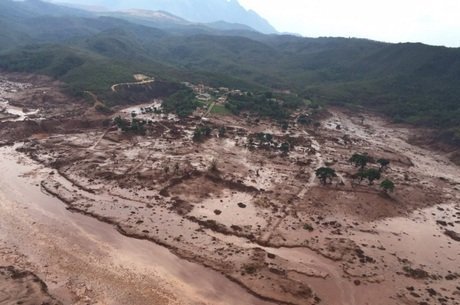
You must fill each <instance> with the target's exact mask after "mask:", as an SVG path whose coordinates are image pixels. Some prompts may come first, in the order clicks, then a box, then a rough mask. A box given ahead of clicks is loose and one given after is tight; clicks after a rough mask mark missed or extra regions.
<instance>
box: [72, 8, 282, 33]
mask: <svg viewBox="0 0 460 305" xmlns="http://www.w3.org/2000/svg"><path fill="white" fill-rule="evenodd" d="M68 2H69V3H71V4H79V5H91V6H103V7H106V8H108V9H110V10H112V11H115V10H116V11H120V10H122V11H124V10H130V9H141V10H151V11H165V12H168V13H171V14H173V15H176V16H179V17H181V18H183V19H186V20H188V21H192V22H198V23H214V22H219V21H225V22H227V23H236V24H244V25H246V26H249V27H250V28H253V29H255V30H257V31H259V32H261V33H266V34H273V33H276V32H277V31H276V29H275V28H274V27H273V26H271V25H270V23H269V22H268V21H267V20H265V19H263V18H262V17H260V16H259V15H258V14H257V13H256V12H254V11H252V10H249V11H248V10H246V9H245V8H244V7H242V6H241V5H240V4H239V2H238V0H131V1H120V0H118V1H117V0H94V1H88V0H70V1H68Z"/></svg>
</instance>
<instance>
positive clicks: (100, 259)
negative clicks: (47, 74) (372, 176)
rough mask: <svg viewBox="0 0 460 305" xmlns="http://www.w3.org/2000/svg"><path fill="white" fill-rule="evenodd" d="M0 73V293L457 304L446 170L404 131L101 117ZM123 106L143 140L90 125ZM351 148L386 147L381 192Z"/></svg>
mask: <svg viewBox="0 0 460 305" xmlns="http://www.w3.org/2000/svg"><path fill="white" fill-rule="evenodd" d="M0 84H1V85H0V87H1V89H0V95H1V98H2V99H3V101H6V100H8V101H9V103H8V107H14V108H12V109H13V110H14V109H15V110H18V109H19V110H21V111H22V112H21V111H19V113H18V112H16V113H14V111H9V112H8V111H4V116H3V118H1V119H0V121H1V122H0V136H1V138H0V141H1V142H2V146H3V147H2V148H0V155H1V157H0V170H1V173H2V174H1V178H0V217H1V222H0V266H4V267H1V268H0V304H17V302H18V301H21V302H22V304H42V303H43V304H48V303H49V304H54V303H56V304H216V305H217V304H248V305H249V304H255V305H256V304H296V305H297V304H299V305H300V304H302V305H304V304H331V305H335V304H346V305H364V304H373V305H378V304H382V305H391V304H407V305H412V304H414V305H423V304H446V305H447V304H449V305H450V304H452V305H454V304H460V301H459V300H460V267H459V266H460V245H459V242H460V236H459V234H460V169H459V167H457V166H455V165H454V164H452V163H451V162H450V161H449V160H448V159H447V158H446V157H445V156H444V155H443V154H441V153H438V152H435V151H430V150H427V149H424V148H420V147H417V146H414V145H412V144H409V142H410V141H409V139H410V138H411V136H413V135H414V133H416V132H418V131H416V130H413V129H410V128H408V127H407V126H396V125H392V124H390V123H388V122H386V121H385V120H383V119H381V118H379V117H375V116H373V115H371V114H366V115H365V119H364V120H362V119H361V117H360V116H359V115H357V114H356V113H351V112H350V111H347V110H344V109H335V108H330V109H327V112H326V111H323V113H322V115H321V125H320V126H317V127H308V126H303V125H300V124H297V123H296V121H297V119H296V118H297V116H298V115H300V114H301V113H308V112H309V111H310V110H308V109H305V110H302V112H299V113H296V114H295V115H293V116H292V118H291V120H290V122H289V128H288V129H287V130H283V129H282V128H281V127H280V126H279V124H277V123H275V122H272V121H270V120H265V119H257V118H253V117H251V116H248V115H242V116H239V117H236V116H215V115H211V116H209V117H207V118H205V119H203V118H202V117H201V116H200V113H197V114H196V115H195V116H194V117H193V118H187V119H181V120H179V119H178V118H176V117H174V116H171V115H163V114H153V113H148V114H145V113H142V112H141V110H140V108H141V106H137V107H131V108H129V109H118V110H117V112H116V113H114V114H112V115H110V116H109V115H102V114H98V113H97V111H95V110H94V109H93V108H92V107H90V106H88V103H85V102H83V101H79V100H76V99H75V100H74V99H69V98H67V97H66V96H65V94H63V93H62V92H60V90H59V89H58V88H59V84H58V83H55V82H51V81H50V80H49V79H47V78H44V77H39V76H27V75H22V74H8V75H5V74H4V75H3V76H2V77H1V78H0ZM0 102H2V101H0ZM140 102H142V104H143V106H142V107H146V106H148V105H151V104H153V103H154V101H140ZM155 103H158V101H157V102H155ZM132 111H135V112H137V118H145V119H148V120H151V123H149V124H148V125H147V128H146V129H147V130H146V134H145V135H135V134H127V133H123V132H121V131H119V130H118V129H117V128H115V127H110V126H107V124H103V122H107V121H109V120H110V119H111V118H112V117H115V116H117V115H121V116H124V117H126V118H130V116H131V112H132ZM203 112H204V110H203ZM5 113H6V114H5ZM11 113H13V116H11ZM27 113H31V115H30V116H29V115H26V114H27ZM201 125H206V126H209V127H210V128H211V129H212V131H211V134H210V136H209V137H208V138H205V139H203V140H201V141H194V140H193V134H194V130H195V129H196V127H197V126H201ZM222 127H225V132H223V131H221V130H223V129H222ZM262 133H263V134H270V135H271V136H270V138H269V140H268V138H267V137H266V136H265V135H262ZM282 143H289V152H283V150H282V149H280V147H281V144H282ZM355 152H360V153H364V152H366V153H368V154H369V155H371V156H372V157H374V158H375V159H377V158H386V159H388V160H390V162H391V163H390V167H389V168H388V169H386V170H385V171H384V173H383V176H384V177H385V178H389V179H391V180H392V181H394V182H395V184H396V189H395V191H394V192H393V193H390V194H384V193H382V191H381V190H380V189H379V187H378V183H374V185H368V184H367V183H366V182H364V181H363V182H361V183H358V182H357V181H355V180H354V179H353V174H354V173H355V172H356V168H354V167H353V166H352V165H351V164H349V162H348V159H349V158H350V156H351V155H352V154H353V153H355ZM325 165H327V166H331V167H333V168H335V169H336V171H337V174H338V177H337V178H335V179H334V181H333V182H332V183H331V184H329V185H321V184H320V183H319V181H318V179H317V178H316V177H315V175H314V171H315V169H316V168H318V167H321V166H325ZM370 167H376V168H377V165H376V164H370ZM16 291H17V293H16ZM34 300H40V301H39V302H36V301H34Z"/></svg>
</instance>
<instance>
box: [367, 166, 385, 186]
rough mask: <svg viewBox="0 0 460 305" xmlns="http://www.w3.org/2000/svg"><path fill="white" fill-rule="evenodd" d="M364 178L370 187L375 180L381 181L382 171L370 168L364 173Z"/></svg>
mask: <svg viewBox="0 0 460 305" xmlns="http://www.w3.org/2000/svg"><path fill="white" fill-rule="evenodd" d="M363 176H364V178H366V179H367V180H369V185H371V184H373V183H374V180H379V179H380V177H381V175H380V171H379V170H377V169H375V168H369V169H367V170H365V171H364V172H363Z"/></svg>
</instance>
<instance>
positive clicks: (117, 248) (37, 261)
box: [0, 147, 272, 305]
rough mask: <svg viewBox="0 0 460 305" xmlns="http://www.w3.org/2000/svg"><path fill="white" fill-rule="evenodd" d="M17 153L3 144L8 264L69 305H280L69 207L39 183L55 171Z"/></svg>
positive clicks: (0, 185) (3, 237) (0, 210)
mask: <svg viewBox="0 0 460 305" xmlns="http://www.w3.org/2000/svg"><path fill="white" fill-rule="evenodd" d="M16 156H17V153H16V152H14V149H13V148H11V147H8V148H1V149H0V171H1V173H2V174H1V176H0V190H1V191H0V217H1V218H2V222H0V241H1V244H0V245H1V251H2V252H3V253H2V254H3V257H4V260H6V261H3V262H1V261H0V263H2V264H4V263H10V264H12V263H15V264H17V265H20V266H21V265H22V266H24V267H26V268H29V269H31V270H33V271H34V272H35V273H36V274H37V275H38V276H40V277H41V278H42V279H43V280H44V281H45V282H46V283H47V284H48V287H49V290H50V293H51V294H52V295H55V296H57V297H58V298H59V299H62V300H65V301H67V302H68V303H74V302H77V301H82V300H86V301H90V300H91V299H93V298H94V299H97V300H99V301H100V300H104V302H103V304H128V303H126V301H127V300H129V304H235V305H240V304H254V305H259V304H260V305H263V304H272V303H267V302H263V301H261V300H258V299H257V298H255V297H253V296H252V295H250V294H248V293H247V292H246V291H245V290H244V289H243V288H241V287H240V286H238V285H236V284H234V283H233V282H231V281H229V280H228V279H226V278H225V277H224V276H223V275H221V274H219V273H217V272H215V271H212V270H210V269H207V268H204V267H202V266H200V265H197V264H194V263H191V262H188V261H185V260H182V259H179V258H178V257H176V256H175V255H173V254H172V253H170V252H169V250H167V249H165V248H163V247H160V246H157V245H156V244H154V243H151V242H148V241H143V240H137V239H133V238H128V237H125V236H123V235H121V234H120V233H118V231H116V229H115V228H114V227H113V226H111V225H109V224H105V223H102V222H100V221H98V220H96V219H94V218H90V217H87V216H84V215H81V214H78V213H72V212H69V211H68V210H66V209H65V207H64V205H63V204H62V202H60V201H59V200H58V199H55V198H53V197H51V196H49V195H47V194H45V193H44V192H43V191H42V190H41V188H40V186H39V184H38V183H39V180H40V177H41V176H43V175H46V174H48V173H49V170H46V169H44V168H42V167H41V166H39V165H37V164H34V162H33V161H31V160H28V159H26V158H20V159H18V158H17V157H16ZM5 253H7V254H8V255H5ZM5 258H6V259H5ZM99 304H102V303H99Z"/></svg>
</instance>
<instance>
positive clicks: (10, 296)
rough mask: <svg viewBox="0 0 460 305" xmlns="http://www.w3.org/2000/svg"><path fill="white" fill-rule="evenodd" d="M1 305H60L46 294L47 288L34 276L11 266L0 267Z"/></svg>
mask: <svg viewBox="0 0 460 305" xmlns="http://www.w3.org/2000/svg"><path fill="white" fill-rule="evenodd" d="M0 303H1V304H5V305H6V304H24V305H35V304H49V305H60V304H61V303H59V302H57V301H56V300H54V299H53V298H52V297H51V296H50V295H49V293H48V287H47V286H46V284H45V283H44V282H43V281H42V280H41V279H39V278H38V277H37V276H36V275H35V274H33V273H32V272H29V271H20V270H17V269H15V268H14V267H12V266H8V267H0Z"/></svg>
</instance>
